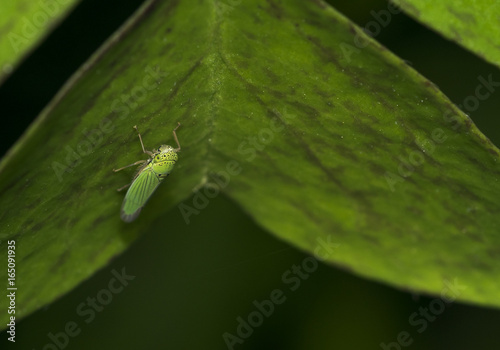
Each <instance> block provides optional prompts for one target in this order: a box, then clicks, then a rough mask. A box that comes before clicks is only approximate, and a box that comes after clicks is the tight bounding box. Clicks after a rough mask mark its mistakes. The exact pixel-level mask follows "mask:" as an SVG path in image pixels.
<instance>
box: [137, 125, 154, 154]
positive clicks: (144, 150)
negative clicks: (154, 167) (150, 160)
mask: <svg viewBox="0 0 500 350" xmlns="http://www.w3.org/2000/svg"><path fill="white" fill-rule="evenodd" d="M134 129H135V131H137V135H138V136H139V141H141V146H142V151H143V152H144V153H146V154H148V155H150V156H152V155H153V152H150V151H146V149H145V148H144V144H143V143H142V137H141V134H140V133H139V129H137V125H134Z"/></svg>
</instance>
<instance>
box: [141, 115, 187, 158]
mask: <svg viewBox="0 0 500 350" xmlns="http://www.w3.org/2000/svg"><path fill="white" fill-rule="evenodd" d="M179 126H181V123H179V122H177V126H176V127H175V129H174V130H172V134H174V139H175V142H176V143H177V148H176V149H175V151H176V152H179V151H180V150H181V145H180V143H179V139H177V134H176V133H175V131H176V130H177V129H179ZM143 148H144V146H143Z"/></svg>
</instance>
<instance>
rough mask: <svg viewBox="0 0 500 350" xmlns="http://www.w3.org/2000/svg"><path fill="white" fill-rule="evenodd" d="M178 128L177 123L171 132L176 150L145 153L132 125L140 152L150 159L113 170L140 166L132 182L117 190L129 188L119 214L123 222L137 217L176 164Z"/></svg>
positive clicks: (158, 150) (164, 147) (157, 150)
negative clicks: (139, 144)
mask: <svg viewBox="0 0 500 350" xmlns="http://www.w3.org/2000/svg"><path fill="white" fill-rule="evenodd" d="M179 126H181V123H177V126H176V127H175V129H174V130H173V131H172V133H173V134H174V139H175V142H176V143H177V148H173V147H172V146H167V145H161V146H160V147H158V149H156V150H153V151H146V150H145V149H144V144H143V143H142V137H141V134H140V133H139V130H138V129H137V126H135V125H134V129H135V130H136V131H137V135H138V136H139V141H141V146H142V151H143V152H144V153H145V154H147V155H149V156H150V158H149V159H146V160H139V161H137V162H135V163H133V164H129V165H126V166H124V167H122V168H119V169H113V171H114V172H117V171H120V170H122V169H125V168H128V167H131V166H134V165H139V164H140V167H139V169H138V170H137V173H136V174H135V176H134V178H133V179H132V182H131V183H130V184H128V185H125V186H123V187H120V188H119V189H118V191H121V190H123V189H124V188H127V187H129V186H130V187H129V189H128V191H127V194H126V195H125V198H124V199H123V204H122V209H121V213H120V216H121V218H122V220H123V221H125V222H132V221H134V220H135V219H136V218H137V217H138V216H139V213H140V212H141V210H142V208H143V207H144V206H145V205H146V202H147V201H148V200H149V198H150V197H151V195H152V194H153V193H154V191H155V190H156V188H157V187H158V186H159V185H160V184H161V183H162V181H163V180H164V179H165V178H166V177H167V176H168V175H169V174H170V172H171V171H172V169H173V168H174V165H175V162H177V152H179V151H180V150H181V145H180V144H179V140H178V139H177V134H176V133H175V131H176V130H177V129H178V128H179Z"/></svg>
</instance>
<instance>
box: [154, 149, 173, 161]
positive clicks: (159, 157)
mask: <svg viewBox="0 0 500 350" xmlns="http://www.w3.org/2000/svg"><path fill="white" fill-rule="evenodd" d="M154 159H155V161H156V162H163V161H165V160H169V161H174V162H176V161H177V151H176V149H175V148H173V147H172V146H168V145H161V146H160V147H158V149H157V151H156V152H155V157H154Z"/></svg>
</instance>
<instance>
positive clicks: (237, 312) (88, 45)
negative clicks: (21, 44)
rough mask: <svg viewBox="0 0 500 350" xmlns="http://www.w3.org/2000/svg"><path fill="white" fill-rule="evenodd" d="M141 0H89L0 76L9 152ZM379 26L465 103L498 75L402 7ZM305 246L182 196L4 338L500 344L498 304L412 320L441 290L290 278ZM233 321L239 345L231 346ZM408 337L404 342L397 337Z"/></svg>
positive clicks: (323, 276)
mask: <svg viewBox="0 0 500 350" xmlns="http://www.w3.org/2000/svg"><path fill="white" fill-rule="evenodd" d="M141 2H142V1H139V0H121V1H118V0H109V1H105V2H103V1H97V0H83V1H82V2H81V4H80V5H79V6H77V7H76V8H75V10H74V11H73V12H72V13H71V14H70V15H69V17H68V18H67V19H66V20H65V21H64V22H63V23H62V24H61V25H60V26H59V27H58V28H57V29H56V30H55V31H54V32H53V33H52V34H51V35H50V36H49V37H48V38H47V40H46V41H45V42H44V43H43V44H42V45H41V46H40V47H38V48H37V49H36V50H35V51H34V52H33V53H32V54H31V55H30V56H29V57H28V58H27V59H26V60H25V61H24V62H23V63H22V65H21V66H20V67H19V68H18V70H17V71H16V72H14V73H13V74H12V76H11V77H10V78H9V79H8V80H7V81H6V82H5V83H4V84H3V85H2V86H0V105H1V106H2V111H3V118H2V123H3V125H2V127H1V128H0V133H1V137H0V145H1V146H0V147H1V150H0V151H1V152H0V154H2V155H3V154H4V153H5V152H6V151H7V150H8V149H9V148H10V147H11V146H12V144H13V143H14V142H16V140H17V139H18V138H19V137H20V135H21V134H22V133H23V132H24V130H25V129H26V128H27V127H28V125H29V124H30V123H31V122H32V121H33V120H34V118H36V116H37V115H38V113H39V112H40V111H41V109H42V108H43V107H44V106H45V105H46V104H47V103H48V102H49V101H50V99H51V98H52V97H53V96H54V94H55V93H56V92H57V91H58V90H59V89H60V88H61V86H62V84H64V82H65V81H66V80H67V79H68V78H69V77H70V75H71V74H72V73H73V72H74V71H75V70H76V69H77V68H78V67H79V66H80V65H82V64H83V63H84V62H85V61H86V60H87V59H88V57H89V56H90V55H91V54H92V53H93V52H94V51H95V50H96V49H97V48H98V47H99V46H100V45H101V44H102V42H103V41H104V40H106V38H108V37H109V36H110V35H111V34H112V33H113V32H114V31H115V30H116V29H117V28H118V27H119V26H120V25H121V24H122V23H123V21H124V20H125V19H126V18H128V17H129V16H130V15H131V14H132V13H133V12H134V10H135V9H137V7H138V6H139V5H140V4H141ZM329 3H330V4H331V5H332V6H334V7H335V8H336V9H337V10H339V11H340V12H342V13H343V14H344V15H345V16H347V17H349V18H350V19H352V20H353V21H354V22H356V23H357V24H358V25H360V26H362V27H363V26H364V25H365V24H366V23H368V22H370V21H373V20H374V17H373V12H372V11H374V12H378V11H381V10H384V9H387V2H385V1H379V0H370V1H368V0H364V1H361V0H355V1H354V0H353V1H349V2H344V1H340V0H336V1H334V0H330V1H329ZM376 40H378V41H380V42H381V43H382V44H383V45H385V46H386V47H388V48H389V49H390V50H391V51H393V52H394V53H396V54H397V55H399V56H400V57H402V58H403V59H405V60H407V62H408V63H409V64H410V65H412V66H413V67H414V68H415V69H416V70H417V71H419V72H420V73H421V74H423V75H424V76H425V77H427V78H428V79H429V80H431V81H432V82H433V83H435V84H436V85H437V86H438V87H439V88H440V89H441V90H442V91H443V92H444V93H445V94H446V95H447V96H448V97H449V98H450V99H451V100H452V101H453V102H454V103H456V104H457V105H460V104H462V101H463V100H464V99H465V98H466V97H467V96H469V95H473V94H474V90H475V87H476V85H477V84H478V80H477V79H478V77H479V76H483V77H487V76H488V75H490V74H492V76H493V80H495V81H500V71H499V70H498V69H497V68H496V67H494V66H491V65H489V64H487V63H485V62H484V61H483V60H481V59H480V58H478V57H476V56H474V55H473V54H471V53H469V52H468V51H466V50H464V49H462V48H460V47H458V46H457V45H455V44H453V43H451V42H449V41H447V40H446V39H443V38H442V37H440V36H439V35H437V34H435V33H433V32H432V31H430V30H429V29H427V28H425V27H423V26H422V25H420V24H418V23H416V22H415V21H414V20H412V19H410V18H409V17H407V16H406V15H405V14H403V13H400V14H397V15H394V16H393V17H392V19H391V22H390V24H389V25H388V26H387V27H385V28H383V30H382V32H381V33H380V34H379V35H378V36H376ZM495 94H499V96H500V91H498V92H495ZM495 94H494V95H493V97H492V98H489V99H487V100H485V101H481V104H480V106H479V108H478V109H477V110H476V111H474V112H473V113H469V115H470V117H471V118H472V119H473V121H474V122H475V123H476V125H477V126H478V127H479V129H480V130H482V131H483V133H484V134H485V135H486V136H488V137H489V138H490V139H491V140H492V141H493V143H495V144H496V145H500V128H499V124H500V121H499V120H500V118H499V112H498V111H499V110H500V98H498V97H495ZM307 257H308V255H306V254H303V253H302V252H300V251H297V250H296V249H295V248H292V247H290V246H289V245H287V244H285V243H283V242H281V241H279V240H277V239H275V238H274V237H273V236H272V235H270V234H269V233H267V232H266V231H263V230H262V229H261V228H260V227H259V226H257V225H256V224H255V223H254V222H253V221H252V220H251V219H249V218H248V217H247V216H246V215H245V213H243V212H242V211H241V209H240V208H239V207H238V206H237V205H235V204H234V203H232V202H231V201H229V200H228V199H226V198H224V196H218V197H217V198H215V199H213V200H211V201H210V204H209V206H208V207H207V208H206V209H205V210H203V211H202V212H201V214H200V215H197V216H196V217H193V220H192V222H191V224H189V225H186V224H185V223H184V221H183V219H182V216H181V215H179V213H178V212H177V209H174V210H172V211H171V212H170V213H169V214H168V215H167V216H166V217H165V220H164V224H163V226H161V227H157V228H156V229H155V230H154V232H145V234H144V235H143V236H142V237H141V238H140V239H139V240H138V241H137V242H136V243H134V244H133V245H132V246H131V247H130V249H128V250H127V251H126V252H125V253H124V254H122V255H120V256H118V257H116V258H115V259H114V260H113V261H111V262H110V264H109V265H108V266H106V267H104V268H103V269H102V270H101V271H99V272H97V273H96V274H95V275H94V276H93V277H92V278H91V279H89V280H87V281H85V282H83V283H82V284H81V285H80V286H78V287H77V288H76V289H75V290H73V291H72V292H71V293H69V294H67V295H65V296H64V297H62V298H61V299H59V300H57V301H56V302H54V303H53V304H51V305H49V306H47V307H45V308H44V309H42V310H39V311H37V312H36V313H34V314H32V315H30V316H29V317H27V318H26V319H24V320H22V321H21V322H20V323H18V326H17V332H16V343H15V344H11V343H10V342H6V341H5V340H6V338H7V334H6V333H5V332H2V333H1V334H0V337H1V339H2V340H1V344H2V347H1V348H2V349H4V348H5V349H14V348H16V349H34V350H39V349H44V350H52V349H63V348H64V349H93V350H99V349H144V348H150V349H227V348H229V349H232V348H234V349H291V350H295V349H297V350H299V349H300V350H302V349H361V350H362V349H384V346H383V345H381V343H384V344H385V345H386V346H385V348H386V349H390V350H398V349H405V348H409V349H500V339H499V337H498V336H497V328H498V324H499V323H500V311H499V310H493V309H486V308H481V307H476V306H469V305H464V304H458V303H454V304H451V305H450V306H449V307H447V308H446V309H445V310H444V311H442V313H440V314H439V315H438V316H436V317H435V318H432V320H431V319H428V320H426V319H425V317H423V316H418V317H417V319H418V320H421V322H420V323H418V325H417V326H416V325H412V324H410V322H409V318H410V317H411V316H412V315H413V314H414V313H415V312H417V313H419V312H420V311H419V310H420V308H428V307H429V305H430V304H432V302H433V300H434V298H433V297H427V296H422V295H417V294H413V293H410V292H407V291H400V290H396V289H394V288H392V287H389V286H385V285H383V284H380V283H377V282H374V281H369V280H366V279H363V278H358V277H357V276H355V275H352V274H351V273H348V272H346V271H343V270H340V269H338V268H335V267H330V266H326V265H324V264H321V263H320V264H319V266H318V268H317V269H316V270H314V271H313V272H311V273H310V274H308V275H307V278H306V277H303V279H302V278H300V279H299V280H300V285H298V287H297V288H296V289H295V290H291V288H290V287H291V286H292V284H290V283H285V282H284V280H283V275H284V274H286V273H287V272H288V271H289V270H291V269H292V268H293V266H294V265H299V266H300V265H302V263H303V262H304V259H306V258H307ZM123 269H125V271H126V274H127V275H130V276H134V277H135V278H133V279H132V277H130V278H131V279H130V280H129V281H128V282H127V283H128V284H127V285H126V286H124V287H123V289H122V290H121V291H120V292H117V293H116V294H113V293H110V292H107V291H106V290H108V291H109V290H110V289H109V286H108V284H109V282H110V280H112V278H114V274H113V270H115V271H116V272H118V273H121V272H122V271H123ZM116 272H115V273H116ZM275 290H280V291H282V293H283V297H282V298H281V299H280V300H282V301H283V302H282V303H281V304H279V305H276V304H275V305H274V310H273V311H272V312H269V316H262V318H258V317H257V316H256V317H254V318H253V319H252V317H251V321H250V322H252V320H253V322H254V324H256V326H254V327H252V330H249V329H248V328H246V330H243V332H248V333H250V332H251V334H250V335H249V336H248V337H246V338H244V337H240V336H238V326H239V325H240V323H241V320H245V321H246V322H248V317H249V316H250V315H254V316H255V315H256V310H258V309H257V307H256V305H255V303H254V302H257V303H261V302H262V301H264V300H268V299H270V297H271V294H272V292H273V291H275ZM110 295H111V298H108V299H107V297H109V296H110ZM89 298H90V299H89ZM93 298H98V299H99V300H101V302H103V303H104V304H105V305H103V303H99V302H98V301H97V302H96V304H97V305H96V306H95V309H94V311H90V310H92V306H91V305H90V304H91V303H92V300H93ZM82 303H83V304H82ZM89 303H90V304H89ZM82 305H83V306H82ZM432 305H434V304H432ZM423 320H425V321H423ZM68 325H70V326H68ZM71 325H73V326H74V325H76V328H75V329H74V330H72V331H70V332H69V333H72V334H75V333H78V334H77V335H75V336H68V335H63V333H64V332H67V330H66V328H67V327H71ZM424 325H425V326H426V327H425V329H423V328H424ZM245 327H248V326H245ZM241 331H242V329H241V326H240V332H241ZM402 332H403V333H402ZM404 332H406V333H404ZM401 334H403V336H402V335H401ZM405 334H408V335H407V336H406V337H404V335H405ZM224 335H225V337H226V339H228V342H231V341H232V342H233V344H234V346H229V347H228V346H227V344H226V342H225V340H224ZM232 336H234V337H239V340H238V339H236V338H233V337H232ZM398 337H400V339H403V338H404V341H405V342H404V344H402V345H396V343H394V342H397V340H398ZM401 337H403V338H401ZM54 339H55V340H54ZM6 343H8V344H7V345H6V346H5V347H4V346H3V345H4V344H6ZM58 343H59V344H58Z"/></svg>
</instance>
